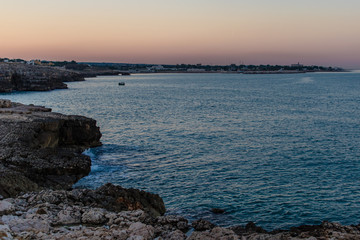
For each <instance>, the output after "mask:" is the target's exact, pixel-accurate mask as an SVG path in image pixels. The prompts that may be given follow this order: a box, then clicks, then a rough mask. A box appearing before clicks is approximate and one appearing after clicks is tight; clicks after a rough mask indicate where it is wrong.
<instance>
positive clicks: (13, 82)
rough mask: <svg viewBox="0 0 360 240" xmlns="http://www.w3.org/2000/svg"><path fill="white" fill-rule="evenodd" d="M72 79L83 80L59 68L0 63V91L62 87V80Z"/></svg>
mask: <svg viewBox="0 0 360 240" xmlns="http://www.w3.org/2000/svg"><path fill="white" fill-rule="evenodd" d="M72 81H84V77H83V75H81V74H79V73H77V72H75V71H70V70H65V69H61V68H55V67H46V66H32V65H26V64H21V63H0V92H11V91H49V90H54V89H64V88H67V85H66V84H65V83H64V82H72Z"/></svg>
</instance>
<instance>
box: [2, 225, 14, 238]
mask: <svg viewBox="0 0 360 240" xmlns="http://www.w3.org/2000/svg"><path fill="white" fill-rule="evenodd" d="M0 239H1V240H12V239H14V238H13V236H12V235H11V230H10V228H9V226H7V225H1V224H0Z"/></svg>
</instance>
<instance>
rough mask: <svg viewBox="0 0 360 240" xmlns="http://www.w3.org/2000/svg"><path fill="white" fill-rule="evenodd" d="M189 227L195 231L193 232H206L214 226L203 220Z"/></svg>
mask: <svg viewBox="0 0 360 240" xmlns="http://www.w3.org/2000/svg"><path fill="white" fill-rule="evenodd" d="M191 226H192V227H193V228H194V229H195V231H206V230H211V229H213V228H214V227H215V224H213V223H211V222H209V221H206V220H204V219H199V220H196V221H194V222H192V224H191Z"/></svg>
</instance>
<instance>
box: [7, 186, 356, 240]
mask: <svg viewBox="0 0 360 240" xmlns="http://www.w3.org/2000/svg"><path fill="white" fill-rule="evenodd" d="M164 212H165V207H164V203H163V201H162V199H161V198H160V197H159V196H158V195H156V194H151V193H145V192H143V191H139V190H135V189H124V188H121V187H119V186H114V185H112V184H106V185H104V186H102V187H100V188H98V189H96V190H88V189H73V190H69V191H65V190H57V191H53V190H44V191H41V192H31V193H26V194H24V195H22V196H19V197H17V198H8V199H3V200H0V239H1V240H3V239H4V240H5V239H123V240H125V239H132V240H135V239H139V240H140V239H142V240H144V239H147V240H150V239H158V240H165V239H169V240H170V239H172V240H183V239H188V240H237V239H241V240H286V239H294V240H296V239H297V240H299V239H307V240H316V239H320V240H329V239H334V240H335V239H344V240H356V239H360V225H357V226H343V225H341V224H338V223H330V222H323V223H322V224H321V225H314V226H307V225H306V226H300V227H294V228H291V229H290V230H278V231H273V232H267V231H265V230H264V229H262V228H261V227H258V226H256V225H255V224H254V223H249V224H247V225H246V226H236V227H230V228H224V227H219V226H216V225H214V224H212V223H210V222H208V221H206V220H203V219H200V220H198V221H194V222H193V223H192V227H193V229H191V226H190V224H189V222H188V220H186V219H185V218H183V217H180V216H175V215H167V216H159V215H161V214H163V213H164Z"/></svg>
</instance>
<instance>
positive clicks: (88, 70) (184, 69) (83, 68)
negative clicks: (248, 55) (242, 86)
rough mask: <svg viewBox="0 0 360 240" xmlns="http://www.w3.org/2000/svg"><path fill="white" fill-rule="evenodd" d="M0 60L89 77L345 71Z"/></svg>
mask: <svg viewBox="0 0 360 240" xmlns="http://www.w3.org/2000/svg"><path fill="white" fill-rule="evenodd" d="M0 63H19V64H26V65H32V66H47V67H55V68H63V69H66V70H70V71H76V72H78V73H81V74H82V75H83V76H85V77H93V76H96V75H114V74H127V73H129V74H134V73H242V74H288V73H306V72H344V71H346V70H344V69H343V68H341V67H334V66H317V65H311V66H307V65H303V64H301V63H299V62H298V63H294V64H291V65H269V64H267V65H252V64H251V65H246V64H239V65H236V64H230V65H203V64H200V63H199V64H176V65H171V64H140V63H138V64H134V63H110V62H76V61H74V60H73V61H48V60H30V61H26V60H23V59H9V58H0Z"/></svg>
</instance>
